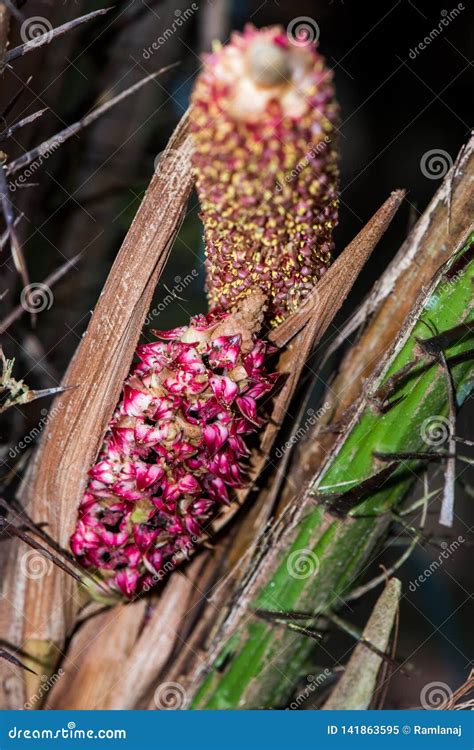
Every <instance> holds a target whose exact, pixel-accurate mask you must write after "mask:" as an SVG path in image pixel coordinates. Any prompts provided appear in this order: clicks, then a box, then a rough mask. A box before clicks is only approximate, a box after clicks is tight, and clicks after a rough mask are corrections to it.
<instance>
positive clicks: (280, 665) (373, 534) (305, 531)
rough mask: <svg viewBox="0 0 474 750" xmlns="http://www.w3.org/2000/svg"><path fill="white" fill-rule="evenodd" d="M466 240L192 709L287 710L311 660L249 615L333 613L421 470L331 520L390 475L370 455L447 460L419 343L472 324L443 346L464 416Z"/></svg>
mask: <svg viewBox="0 0 474 750" xmlns="http://www.w3.org/2000/svg"><path fill="white" fill-rule="evenodd" d="M473 240H474V235H471V236H470V237H469V240H468V241H467V242H466V244H465V245H464V246H463V247H462V249H461V250H460V251H459V252H457V253H456V254H455V255H454V256H453V257H452V258H451V260H450V261H449V263H448V264H447V266H446V267H445V268H444V269H442V271H440V272H439V273H438V274H437V276H436V278H435V280H434V281H433V284H432V286H431V288H430V290H429V291H427V292H426V294H425V295H424V296H422V298H421V299H420V300H418V301H417V303H416V305H415V307H414V309H413V312H412V315H410V320H409V321H408V323H407V325H406V328H405V330H404V331H403V332H401V334H400V336H399V337H398V339H397V341H396V342H395V343H394V345H393V347H392V349H391V351H390V352H388V354H387V357H386V359H385V361H384V362H383V363H382V365H381V367H380V369H379V370H378V372H377V373H376V374H375V376H374V377H373V378H371V379H370V381H369V383H368V384H367V387H366V388H365V391H364V395H363V397H362V399H361V402H360V404H359V407H358V409H357V413H356V414H355V416H353V417H352V419H351V423H350V424H349V425H348V427H347V429H346V430H345V433H344V435H343V436H342V437H341V439H340V440H339V442H338V444H337V445H336V447H335V449H334V451H333V453H332V454H331V455H330V456H329V457H328V460H327V461H326V462H325V464H324V466H323V467H322V468H321V470H320V471H319V473H318V475H317V476H316V477H315V478H314V481H313V483H312V485H311V487H310V490H309V492H307V493H306V495H305V497H304V498H301V500H300V502H301V506H300V509H299V510H298V509H297V510H295V511H294V518H293V521H294V523H290V524H289V527H290V530H289V531H288V530H284V531H282V533H281V535H280V536H279V537H278V532H277V534H276V538H274V539H273V544H271V545H269V550H268V553H267V563H269V564H267V565H266V566H265V565H262V564H261V566H260V570H261V571H263V572H261V573H260V575H257V577H256V579H255V580H256V581H257V582H258V583H256V584H255V585H254V586H253V587H252V586H250V588H249V593H248V596H247V598H246V599H245V602H244V603H245V612H244V614H243V616H241V618H240V620H239V625H238V627H237V628H236V629H233V628H229V629H228V630H227V636H226V638H224V640H223V643H224V644H225V645H224V646H223V647H222V648H220V650H219V651H217V652H216V653H217V656H216V658H214V660H213V662H212V664H210V665H209V666H210V669H209V671H208V673H207V675H206V676H204V675H203V677H202V682H201V685H200V688H199V690H198V692H197V694H196V695H195V696H194V699H193V701H192V707H193V708H208V709H215V708H219V709H232V708H233V709H235V708H246V709H249V708H270V707H275V706H281V705H284V704H285V703H286V702H288V700H289V699H290V698H291V695H292V692H293V689H294V685H295V683H296V681H297V679H298V678H299V676H300V675H301V673H302V672H303V670H304V667H305V665H306V663H307V661H308V659H309V658H310V657H312V654H313V649H314V643H313V642H312V641H311V640H310V639H308V638H305V637H303V636H301V635H298V634H296V633H295V632H293V631H291V630H289V629H288V628H284V627H281V626H275V625H274V624H271V623H269V622H267V621H264V620H262V619H260V618H258V617H256V616H255V615H254V614H252V612H253V611H254V610H257V609H265V610H273V611H278V610H285V611H299V612H308V611H310V612H313V613H315V614H317V613H324V612H325V611H328V610H329V609H331V608H335V607H337V605H338V603H340V602H341V601H342V600H343V599H344V597H345V596H347V594H348V593H349V591H350V590H351V588H352V587H353V584H354V581H355V580H356V579H357V577H358V576H359V575H360V573H361V572H362V570H363V566H364V563H366V561H367V560H368V558H369V556H370V553H371V551H372V550H373V548H374V546H375V545H376V544H377V543H378V542H380V539H381V537H382V535H383V532H384V531H385V530H386V528H387V526H388V524H389V521H390V514H387V513H386V511H389V510H390V509H393V508H395V507H396V506H397V505H398V504H400V502H401V501H402V500H403V498H404V497H405V496H406V494H407V492H408V491H409V490H410V488H411V487H412V486H413V483H414V481H415V479H416V477H417V476H419V475H420V471H421V470H422V469H423V468H424V467H425V466H426V462H425V461H423V460H404V461H402V462H401V463H399V464H398V463H397V465H396V468H395V469H394V472H393V474H392V475H391V476H390V477H389V478H388V479H386V481H385V482H384V483H383V485H382V486H377V487H376V488H375V489H374V490H372V491H371V492H369V493H368V494H367V496H365V497H363V498H360V499H359V501H358V502H356V504H355V506H354V507H353V508H352V510H351V511H350V513H349V515H347V516H345V517H337V516H336V515H335V514H334V512H331V510H330V509H329V506H330V505H331V504H332V502H333V501H334V499H335V498H334V494H333V495H332V497H331V495H328V493H330V492H332V493H334V492H335V491H338V492H341V490H342V491H346V490H347V489H348V488H350V487H356V486H359V485H360V483H361V482H363V481H364V480H367V479H368V478H369V477H372V476H374V474H376V473H377V472H379V471H380V470H381V469H382V468H383V467H384V466H387V463H382V462H381V461H380V459H377V458H375V457H374V453H375V452H378V453H380V452H383V453H401V452H404V453H406V452H423V453H424V452H427V451H434V452H435V451H438V452H439V451H442V450H445V449H446V446H445V445H444V446H443V445H440V446H438V445H433V439H431V441H430V442H431V445H430V444H427V442H426V435H427V434H428V435H429V434H430V433H429V427H430V422H429V420H432V419H433V418H437V419H441V422H442V423H443V425H444V426H445V427H446V423H445V422H443V419H445V418H446V417H447V415H448V405H449V398H448V393H449V390H448V379H447V376H446V369H445V368H444V367H443V365H442V363H440V361H439V360H436V358H434V357H433V356H428V355H426V354H425V353H424V352H423V350H422V348H420V345H419V343H418V342H419V340H421V339H425V340H426V339H428V338H430V337H431V336H432V335H433V334H432V331H433V330H437V331H439V332H443V331H447V330H449V329H451V328H453V327H455V326H459V325H460V324H462V323H466V324H467V323H470V324H471V329H470V330H469V328H468V327H467V326H466V327H465V328H464V327H462V328H461V331H460V332H458V335H457V336H456V337H454V338H453V339H452V340H451V341H449V342H447V343H446V342H445V343H446V345H445V346H444V349H443V351H444V355H445V357H446V358H447V360H448V364H449V369H450V372H451V375H452V380H453V384H454V388H455V392H456V400H457V404H458V406H460V405H461V404H462V403H463V402H464V401H465V399H466V398H467V397H468V395H469V394H470V393H471V392H472V390H473V389H474V365H473V359H472V356H470V354H469V351H470V349H472V347H473V332H472V322H473V317H474V316H473V306H474V302H473V295H472V288H473V287H472V283H473V276H474V260H473V255H472V242H473ZM463 355H464V357H463ZM453 358H455V359H453ZM413 360H417V362H418V363H417V365H416V366H415V367H414V368H413V369H412V371H411V374H410V376H409V377H408V378H407V379H406V380H402V381H397V384H396V385H395V387H393V388H392V389H391V398H390V400H394V401H395V404H394V405H393V406H392V407H391V408H390V409H388V411H385V412H383V411H381V410H380V409H379V408H378V406H377V399H376V396H380V394H381V393H382V390H383V388H384V386H386V385H390V384H392V385H393V380H390V379H391V378H393V375H394V374H395V373H399V371H400V370H401V368H404V367H405V366H406V365H407V364H408V363H410V362H412V361H413ZM431 424H432V425H433V424H434V422H432V423H431ZM446 429H447V427H446ZM434 442H435V443H436V439H435V440H434ZM348 482H350V484H347V483H348ZM343 483H344V484H343ZM341 484H343V486H342V488H341V487H340V485H341ZM338 486H339V487H338ZM336 488H337V490H336ZM322 495H323V496H322ZM324 495H325V497H324ZM346 500H347V497H346ZM287 526H288V525H287ZM275 548H276V549H277V552H275ZM302 551H303V552H302ZM298 559H303V561H305V562H306V563H307V565H308V566H309V567H308V569H310V568H311V565H312V566H313V568H315V569H316V570H315V572H314V573H313V574H311V575H307V576H305V575H303V573H304V567H303V568H301V569H300V570H299V574H300V575H299V577H294V575H293V576H292V575H291V574H290V573H289V570H292V569H293V571H294V569H295V565H296V564H297V561H298ZM297 570H298V569H297ZM265 571H267V572H265ZM221 635H222V634H221Z"/></svg>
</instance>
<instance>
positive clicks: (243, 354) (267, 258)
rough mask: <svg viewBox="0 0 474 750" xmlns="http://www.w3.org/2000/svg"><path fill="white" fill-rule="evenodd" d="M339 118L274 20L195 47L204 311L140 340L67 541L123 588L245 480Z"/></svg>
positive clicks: (167, 564)
mask: <svg viewBox="0 0 474 750" xmlns="http://www.w3.org/2000/svg"><path fill="white" fill-rule="evenodd" d="M336 118H337V107H336V105H335V102H334V98H333V89H332V84H331V75H330V73H329V72H328V70H327V68H326V67H325V65H324V62H323V59H322V58H321V57H320V56H319V55H318V53H317V52H316V50H315V49H314V47H313V46H308V47H307V48H302V47H301V46H293V45H292V43H291V40H289V39H288V38H287V37H286V35H285V33H284V32H283V30H282V29H281V28H271V29H264V30H262V31H257V30H255V29H253V28H248V29H246V30H245V32H244V33H243V34H235V35H233V37H232V40H231V42H230V44H229V45H227V46H226V47H224V48H219V49H218V50H216V51H215V52H214V53H213V54H212V55H209V56H208V57H207V58H206V61H205V65H204V69H203V72H202V73H201V75H200V76H199V78H198V81H197V83H196V87H195V91H194V94H193V101H192V117H191V122H192V130H193V134H194V138H195V141H196V153H195V173H196V181H197V187H198V193H199V197H200V201H201V206H202V218H203V222H204V228H205V241H206V253H207V272H208V284H207V286H208V292H209V298H210V302H211V312H210V313H209V314H208V315H198V316H196V317H194V318H192V319H191V320H190V322H189V324H188V325H187V326H184V327H181V328H177V329H175V330H173V331H169V332H166V333H158V334H157V335H158V339H159V340H158V341H156V342H154V343H150V344H145V345H142V346H139V347H138V349H137V352H136V354H137V357H138V360H139V362H138V364H137V365H136V366H135V368H134V369H133V370H132V372H131V374H130V376H129V377H128V379H127V381H126V382H125V384H124V389H123V394H122V397H121V400H120V403H119V404H118V406H117V408H116V410H115V413H114V415H113V417H112V419H111V422H110V424H109V428H108V431H107V434H106V436H105V440H104V444H103V447H102V450H101V452H100V455H99V458H98V460H97V462H96V464H95V465H94V466H93V468H92V469H91V470H90V472H89V482H88V486H87V490H86V493H85V496H84V499H83V501H82V503H81V506H80V508H79V514H78V521H77V526H76V529H75V531H74V534H73V536H72V538H71V547H72V550H73V552H74V554H75V555H76V557H77V559H78V560H79V561H80V562H81V563H82V564H83V565H84V566H86V567H88V568H93V569H95V570H96V571H97V572H98V573H99V574H100V576H101V577H102V578H104V579H105V580H106V581H107V583H108V585H109V587H110V588H111V589H112V590H113V591H117V592H120V593H121V594H122V595H124V596H125V597H128V598H132V597H133V596H135V595H136V594H138V593H140V592H142V591H143V590H147V589H148V588H149V587H150V586H152V585H153V584H154V583H156V582H157V581H159V580H161V578H162V577H163V575H164V574H166V573H167V572H170V571H171V570H172V569H173V568H174V567H175V565H176V564H177V562H178V561H180V560H181V559H182V557H183V555H184V554H186V552H187V551H188V550H189V549H190V548H192V547H194V546H195V544H196V543H197V542H198V541H201V540H202V538H203V536H204V535H205V532H206V528H207V527H208V526H209V523H210V521H212V519H214V518H215V517H216V515H217V514H218V513H219V512H220V511H221V510H222V507H223V506H224V505H226V504H228V503H229V502H231V501H232V500H233V499H235V490H236V489H238V488H240V487H242V486H243V485H244V483H245V481H246V471H245V470H246V459H247V456H248V453H249V440H251V436H252V433H255V432H256V431H257V430H258V429H259V428H260V427H261V426H262V424H263V423H264V421H265V412H264V411H263V410H262V408H261V406H259V400H260V405H261V404H262V400H263V401H264V399H262V397H264V396H266V395H268V394H269V393H270V392H271V391H272V389H273V387H274V384H275V381H276V375H275V374H274V373H272V372H270V369H269V362H268V358H269V355H270V354H271V350H270V348H269V346H268V345H267V344H266V343H265V341H264V340H263V339H261V338H259V336H260V335H261V330H262V327H263V328H264V327H265V326H268V325H273V324H275V323H276V322H278V321H280V320H282V319H283V318H284V317H285V316H287V315H288V313H289V312H291V311H292V310H293V309H295V308H296V306H297V304H298V302H299V301H300V300H301V292H302V290H303V291H307V290H308V289H310V288H312V286H313V285H314V283H315V282H316V281H317V280H318V278H319V277H320V276H321V275H322V273H323V272H324V269H325V268H326V266H327V264H328V263H329V256H330V251H331V232H332V229H333V227H334V224H335V222H336V218H337V204H336V197H335V196H336V194H335V190H336V178H337V167H336V158H335V153H336V152H335V147H334V143H333V138H334V128H335V122H336Z"/></svg>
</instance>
